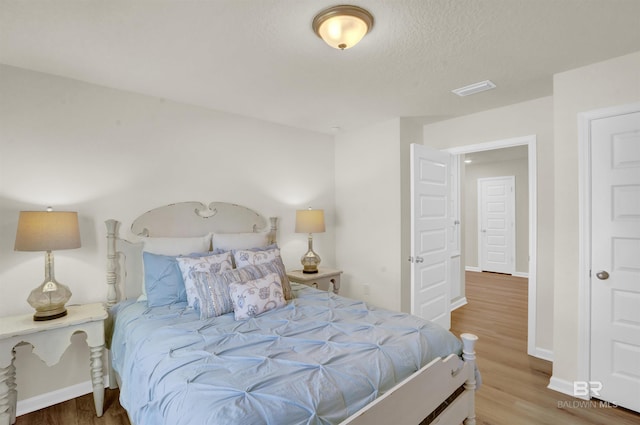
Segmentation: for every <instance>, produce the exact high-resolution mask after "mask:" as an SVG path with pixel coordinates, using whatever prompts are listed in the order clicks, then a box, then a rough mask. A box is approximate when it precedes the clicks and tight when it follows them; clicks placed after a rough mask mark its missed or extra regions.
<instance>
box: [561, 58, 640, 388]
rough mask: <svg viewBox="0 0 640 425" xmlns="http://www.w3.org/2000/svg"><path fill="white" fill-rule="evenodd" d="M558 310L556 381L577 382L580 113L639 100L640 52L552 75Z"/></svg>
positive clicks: (569, 383)
mask: <svg viewBox="0 0 640 425" xmlns="http://www.w3.org/2000/svg"><path fill="white" fill-rule="evenodd" d="M553 85H554V105H553V108H554V122H555V126H554V133H555V140H556V142H555V149H554V155H555V176H556V179H555V205H554V209H553V210H554V216H555V224H556V229H557V231H556V235H555V264H556V267H555V273H554V280H555V287H554V294H555V308H554V315H555V321H554V339H553V343H554V351H555V357H554V363H553V378H554V379H556V380H559V381H561V382H565V383H568V385H572V384H573V381H575V380H576V379H578V371H577V363H578V355H579V353H578V338H579V335H578V321H579V320H588V318H580V317H579V316H578V296H577V294H578V272H579V262H578V251H579V228H578V216H579V207H580V206H579V202H578V158H579V155H578V124H577V122H578V121H577V120H578V114H579V113H581V112H587V111H591V110H595V109H600V108H606V107H611V106H618V105H624V104H629V103H634V102H638V101H640V52H636V53H633V54H630V55H626V56H622V57H619V58H615V59H611V60H608V61H605V62H600V63H596V64H592V65H589V66H586V67H583V68H578V69H574V70H571V71H567V72H563V73H560V74H557V75H555V76H554V79H553Z"/></svg>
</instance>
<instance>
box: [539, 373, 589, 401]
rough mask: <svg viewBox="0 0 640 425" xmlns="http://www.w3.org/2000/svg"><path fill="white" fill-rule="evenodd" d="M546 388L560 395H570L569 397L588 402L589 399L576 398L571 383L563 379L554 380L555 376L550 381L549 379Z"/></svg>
mask: <svg viewBox="0 0 640 425" xmlns="http://www.w3.org/2000/svg"><path fill="white" fill-rule="evenodd" d="M547 388H549V389H550V390H553V391H557V392H559V393H562V394H567V395H570V396H571V397H575V398H581V399H583V400H590V397H576V396H575V395H574V394H573V392H574V391H573V382H570V381H565V380H564V379H560V378H556V377H555V376H552V377H551V379H549V385H547Z"/></svg>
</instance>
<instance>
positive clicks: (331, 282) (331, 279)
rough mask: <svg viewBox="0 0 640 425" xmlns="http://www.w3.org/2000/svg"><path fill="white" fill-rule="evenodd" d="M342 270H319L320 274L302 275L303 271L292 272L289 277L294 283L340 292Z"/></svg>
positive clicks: (288, 273)
mask: <svg viewBox="0 0 640 425" xmlns="http://www.w3.org/2000/svg"><path fill="white" fill-rule="evenodd" d="M341 274H342V270H332V269H323V268H319V269H318V273H302V270H290V271H288V272H287V277H288V278H289V280H290V281H292V282H297V283H302V284H304V285H308V286H312V287H314V288H316V289H322V290H323V291H332V292H333V293H334V294H337V293H339V292H340V275H341Z"/></svg>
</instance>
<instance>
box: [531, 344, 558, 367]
mask: <svg viewBox="0 0 640 425" xmlns="http://www.w3.org/2000/svg"><path fill="white" fill-rule="evenodd" d="M534 353H535V354H533V356H534V357H537V358H539V359H542V360H546V361H548V362H552V363H553V351H552V350H549V349H547V348H540V347H536V349H535V351H534Z"/></svg>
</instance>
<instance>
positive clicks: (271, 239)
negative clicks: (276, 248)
mask: <svg viewBox="0 0 640 425" xmlns="http://www.w3.org/2000/svg"><path fill="white" fill-rule="evenodd" d="M269 222H270V223H271V228H270V229H269V234H268V236H267V237H268V239H269V243H270V244H272V243H276V240H277V238H276V232H277V230H278V217H269Z"/></svg>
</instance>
